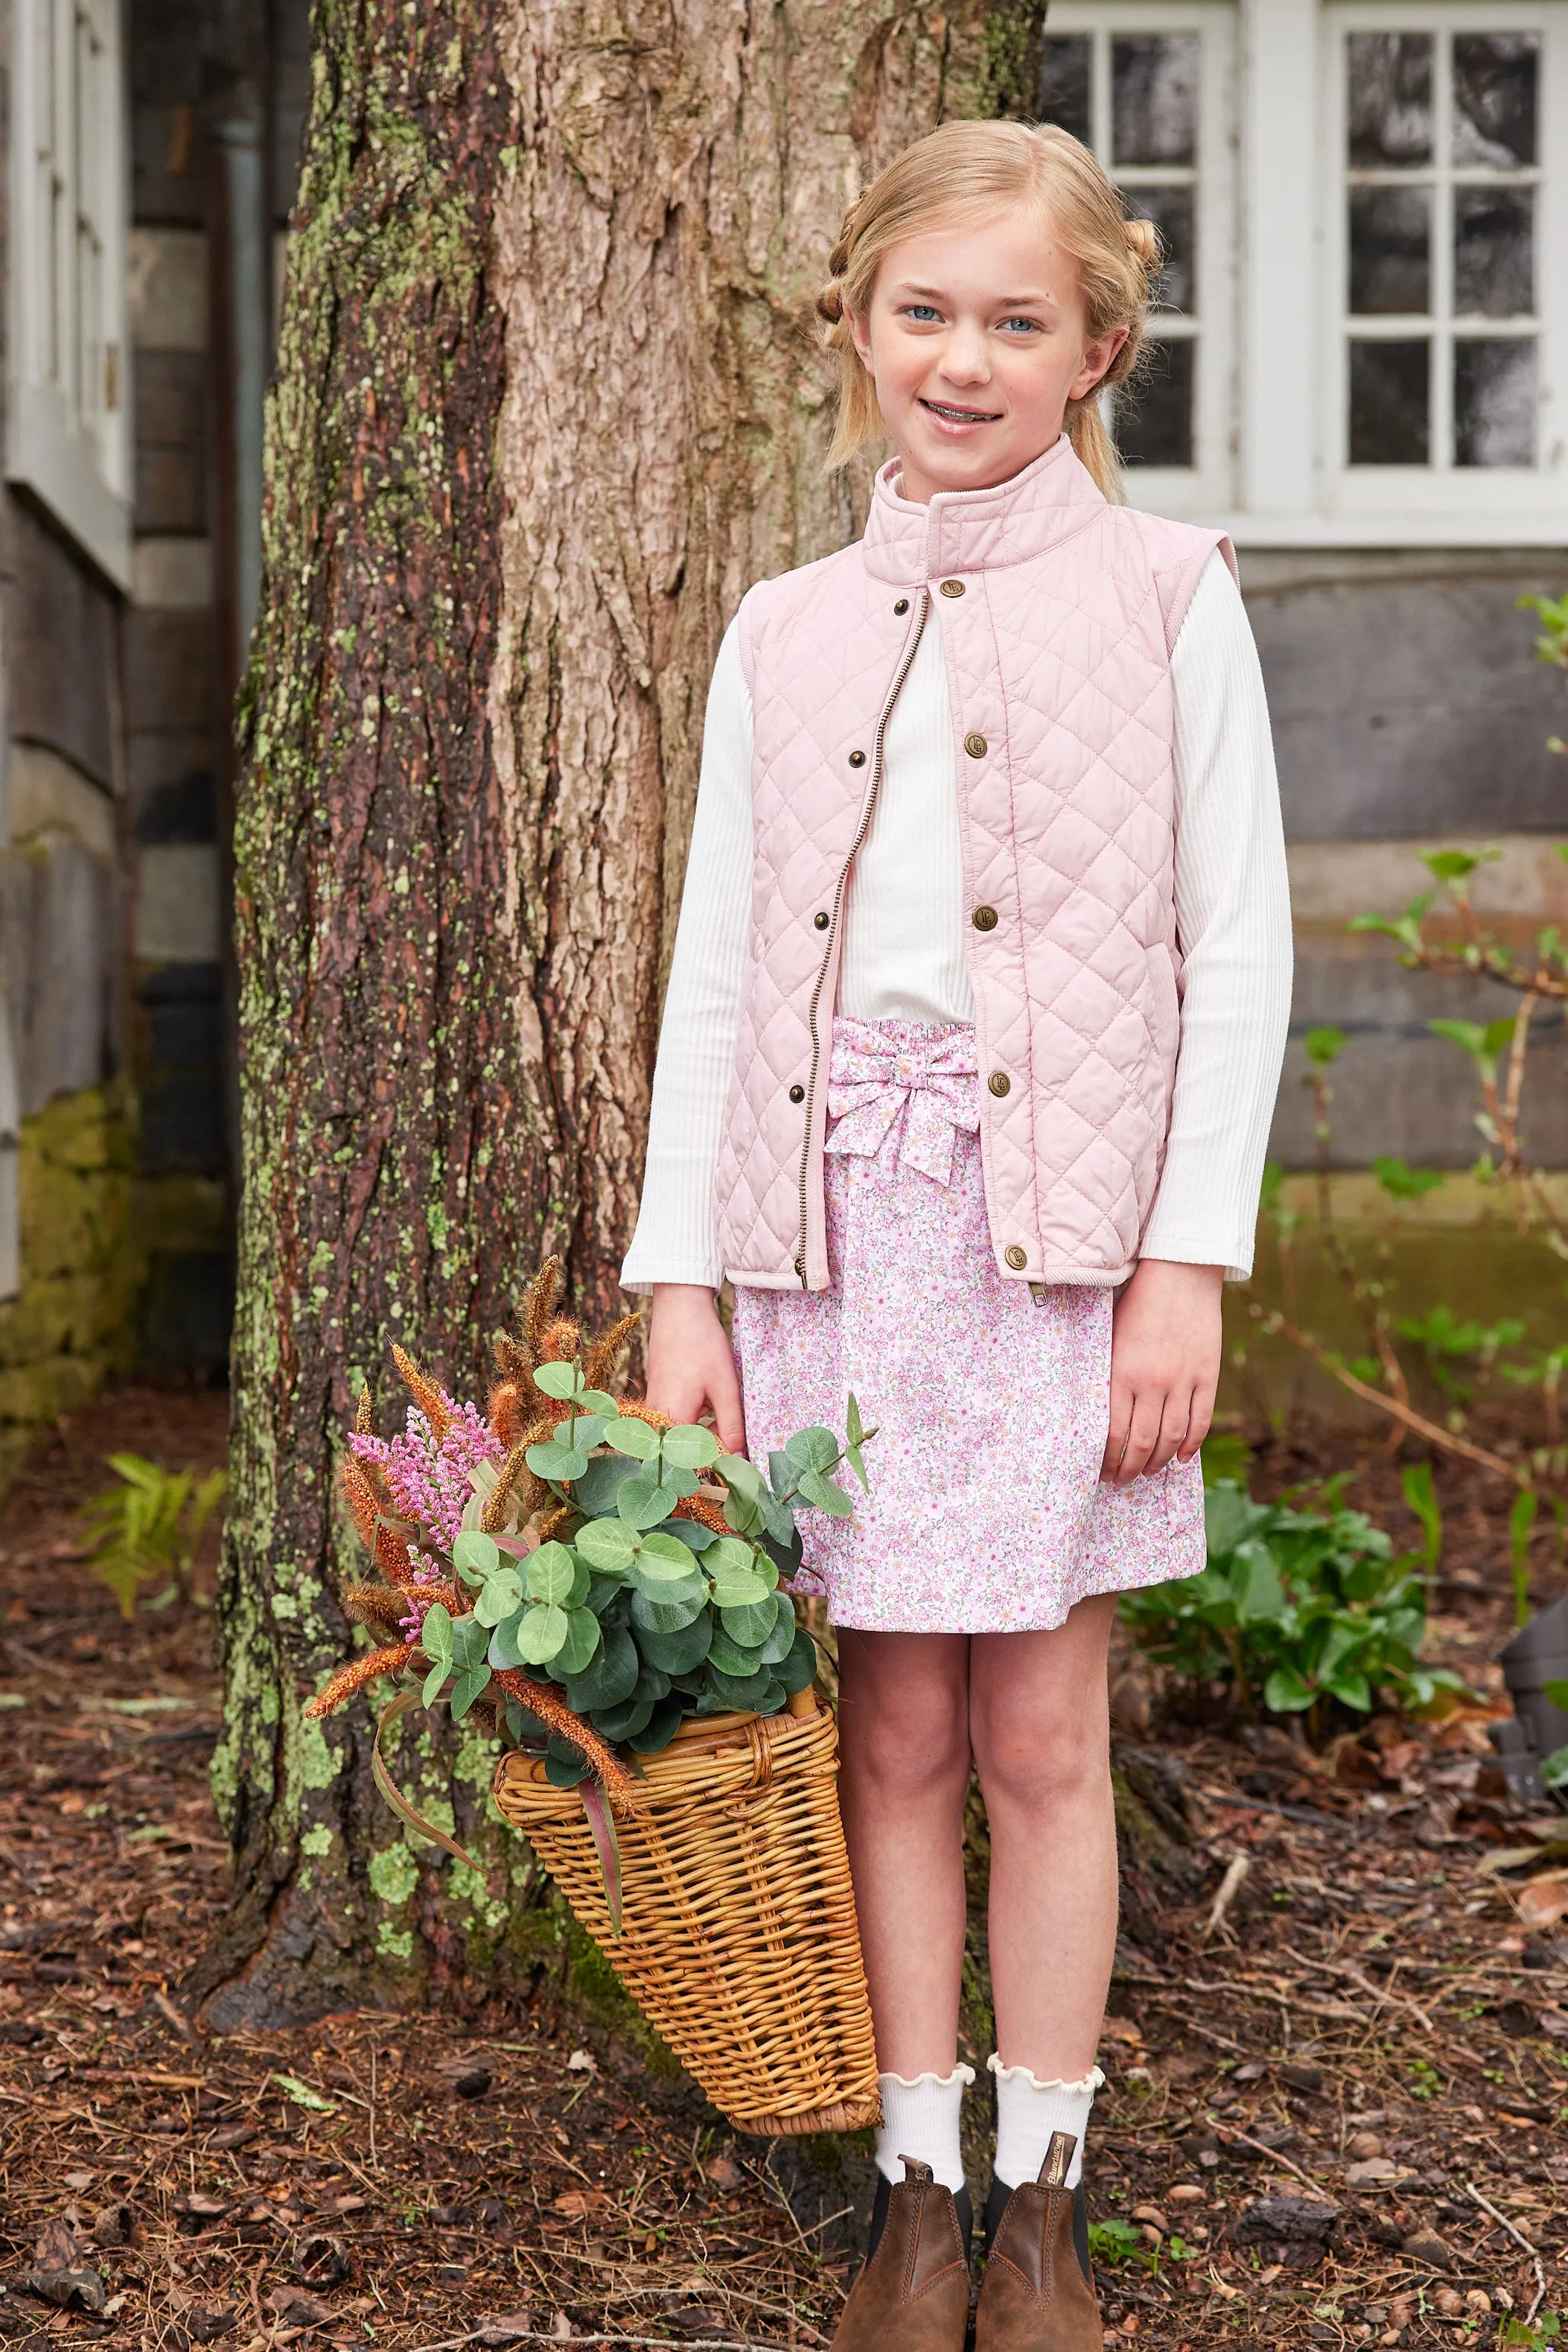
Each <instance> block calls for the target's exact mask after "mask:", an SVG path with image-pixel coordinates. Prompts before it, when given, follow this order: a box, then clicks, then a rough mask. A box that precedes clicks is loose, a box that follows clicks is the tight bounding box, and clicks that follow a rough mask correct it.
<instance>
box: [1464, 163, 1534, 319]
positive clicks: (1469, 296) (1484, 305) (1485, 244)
mask: <svg viewBox="0 0 1568 2352" xmlns="http://www.w3.org/2000/svg"><path fill="white" fill-rule="evenodd" d="M1534 308H1535V191H1534V189H1533V188H1456V189H1455V190H1454V309H1455V310H1457V311H1458V314H1459V316H1460V317H1461V318H1462V317H1464V316H1465V314H1466V313H1467V312H1469V313H1470V314H1472V315H1473V314H1474V313H1475V312H1477V311H1479V313H1480V315H1481V317H1482V318H1484V319H1518V318H1521V317H1523V316H1524V315H1525V314H1526V313H1527V312H1529V311H1531V310H1534Z"/></svg>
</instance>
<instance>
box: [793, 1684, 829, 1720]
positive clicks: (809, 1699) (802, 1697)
mask: <svg viewBox="0 0 1568 2352" xmlns="http://www.w3.org/2000/svg"><path fill="white" fill-rule="evenodd" d="M785 1705H786V1706H787V1707H788V1709H789V1713H790V1714H791V1715H795V1716H808V1715H820V1714H821V1706H819V1704H818V1701H817V1686H816V1685H815V1684H814V1683H808V1684H807V1685H806V1687H805V1689H804V1690H798V1691H791V1692H790V1694H789V1698H788V1699H787V1700H786V1702H785Z"/></svg>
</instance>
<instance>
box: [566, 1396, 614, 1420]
mask: <svg viewBox="0 0 1568 2352" xmlns="http://www.w3.org/2000/svg"><path fill="white" fill-rule="evenodd" d="M576 1402H577V1403H579V1404H580V1406H581V1407H582V1410H583V1411H584V1412H596V1413H597V1414H598V1415H599V1417H600V1419H601V1421H619V1420H620V1418H621V1407H620V1405H619V1404H618V1403H617V1402H616V1401H615V1399H614V1398H613V1397H612V1395H610V1393H609V1391H607V1390H605V1389H580V1390H579V1391H578V1392H577V1397H576Z"/></svg>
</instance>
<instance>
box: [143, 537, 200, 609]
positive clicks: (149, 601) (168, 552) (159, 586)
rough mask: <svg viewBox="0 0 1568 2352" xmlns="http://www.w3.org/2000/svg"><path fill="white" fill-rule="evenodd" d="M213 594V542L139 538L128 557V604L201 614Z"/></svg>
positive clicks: (191, 539)
mask: <svg viewBox="0 0 1568 2352" xmlns="http://www.w3.org/2000/svg"><path fill="white" fill-rule="evenodd" d="M213 598H214V578H213V542H212V541H211V540H210V539H204V538H200V537H189V536H187V537H182V538H172V539H139V540H138V541H136V544H135V546H134V547H133V548H132V550H131V601H132V602H133V603H134V604H139V605H141V607H142V608H143V609H144V610H145V611H148V612H162V613H191V612H205V611H207V610H208V609H209V608H210V606H211V604H212V603H213Z"/></svg>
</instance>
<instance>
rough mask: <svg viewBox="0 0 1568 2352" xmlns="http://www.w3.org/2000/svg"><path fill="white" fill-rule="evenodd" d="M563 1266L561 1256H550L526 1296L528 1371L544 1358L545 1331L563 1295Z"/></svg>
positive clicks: (524, 1325) (525, 1316) (525, 1334)
mask: <svg viewBox="0 0 1568 2352" xmlns="http://www.w3.org/2000/svg"><path fill="white" fill-rule="evenodd" d="M560 1283H561V1265H560V1260H559V1257H547V1258H546V1260H545V1262H544V1264H543V1265H541V1266H540V1268H539V1270H538V1274H536V1275H535V1276H534V1278H533V1280H532V1282H530V1283H529V1285H528V1291H527V1293H526V1295H525V1297H524V1299H523V1346H524V1347H525V1348H526V1349H527V1350H528V1365H527V1368H526V1369H527V1370H528V1371H529V1372H531V1371H532V1370H533V1369H534V1366H535V1365H536V1364H538V1363H540V1362H542V1361H543V1360H544V1339H545V1331H546V1328H547V1327H548V1325H549V1319H550V1317H551V1316H552V1315H553V1314H554V1313H555V1303H556V1300H557V1299H558V1298H559V1297H560Z"/></svg>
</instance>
